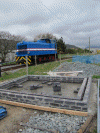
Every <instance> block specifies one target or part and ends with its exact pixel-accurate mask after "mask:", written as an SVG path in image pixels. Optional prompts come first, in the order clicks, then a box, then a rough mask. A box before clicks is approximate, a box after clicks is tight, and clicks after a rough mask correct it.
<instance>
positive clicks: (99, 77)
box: [92, 75, 100, 79]
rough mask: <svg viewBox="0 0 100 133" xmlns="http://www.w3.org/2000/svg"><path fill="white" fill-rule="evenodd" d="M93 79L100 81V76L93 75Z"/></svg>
mask: <svg viewBox="0 0 100 133" xmlns="http://www.w3.org/2000/svg"><path fill="white" fill-rule="evenodd" d="M92 78H93V79H94V78H95V79H100V75H93V77H92Z"/></svg>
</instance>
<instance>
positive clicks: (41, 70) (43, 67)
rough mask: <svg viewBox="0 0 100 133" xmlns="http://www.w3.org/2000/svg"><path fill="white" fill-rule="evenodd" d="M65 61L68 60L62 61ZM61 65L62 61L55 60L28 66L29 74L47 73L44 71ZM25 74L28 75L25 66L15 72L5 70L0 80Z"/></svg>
mask: <svg viewBox="0 0 100 133" xmlns="http://www.w3.org/2000/svg"><path fill="white" fill-rule="evenodd" d="M65 61H67V60H62V61H61V63H62V62H65ZM59 65H60V61H54V62H49V63H43V64H39V65H37V66H30V67H29V68H28V74H29V75H47V73H44V72H49V71H50V70H51V71H52V70H54V69H55V68H56V67H58V66H59ZM24 75H26V69H25V68H23V69H20V70H18V71H16V72H14V73H12V72H4V73H3V74H2V77H0V81H4V80H9V79H14V78H18V77H21V76H24Z"/></svg>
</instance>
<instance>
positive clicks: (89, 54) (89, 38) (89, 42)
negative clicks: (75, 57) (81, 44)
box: [89, 37, 90, 55]
mask: <svg viewBox="0 0 100 133" xmlns="http://www.w3.org/2000/svg"><path fill="white" fill-rule="evenodd" d="M89 55H90V37H89Z"/></svg>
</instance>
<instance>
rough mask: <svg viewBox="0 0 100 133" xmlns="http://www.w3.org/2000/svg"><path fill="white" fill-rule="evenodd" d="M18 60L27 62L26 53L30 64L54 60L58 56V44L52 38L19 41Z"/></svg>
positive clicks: (18, 61)
mask: <svg viewBox="0 0 100 133" xmlns="http://www.w3.org/2000/svg"><path fill="white" fill-rule="evenodd" d="M16 55H17V56H16V62H17V63H20V64H21V63H22V64H23V63H24V64H26V55H27V56H28V64H29V65H30V64H34V63H35V60H36V61H37V62H39V63H40V62H45V61H52V60H55V58H57V44H56V41H55V40H52V39H40V40H38V41H37V42H25V41H23V42H20V43H17V52H16Z"/></svg>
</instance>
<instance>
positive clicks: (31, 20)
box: [0, 0, 100, 46]
mask: <svg viewBox="0 0 100 133" xmlns="http://www.w3.org/2000/svg"><path fill="white" fill-rule="evenodd" d="M99 12H100V2H99V0H88V1H87V0H56V1H55V0H50V1H47V0H37V1H36V0H3V1H1V0H0V20H1V21H0V31H9V32H10V33H11V34H15V35H18V34H19V35H24V36H26V37H27V38H28V39H29V40H32V39H33V38H34V37H35V35H38V34H40V33H48V32H49V33H52V34H54V35H55V36H57V37H58V38H59V37H61V36H62V37H63V39H64V41H65V42H66V43H67V44H68V43H69V44H72V45H81V46H82V45H83V46H85V45H86V42H87V38H88V36H91V38H92V42H93V43H95V44H96V43H97V44H99V45H100V41H99V37H98V36H100V24H99V22H100V13H99ZM96 36H97V37H96ZM92 42H91V43H92Z"/></svg>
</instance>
